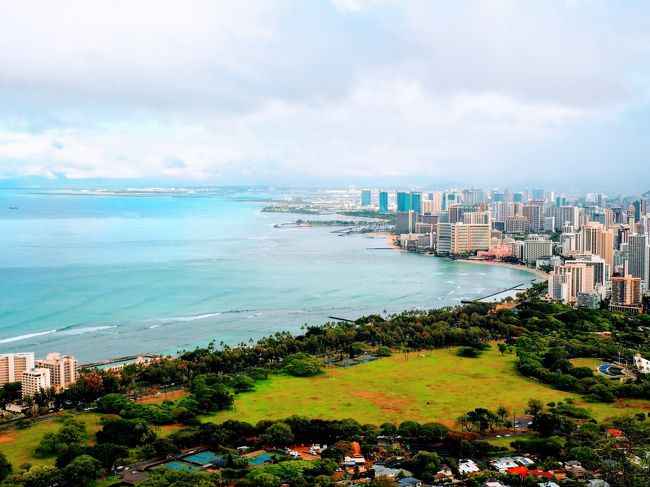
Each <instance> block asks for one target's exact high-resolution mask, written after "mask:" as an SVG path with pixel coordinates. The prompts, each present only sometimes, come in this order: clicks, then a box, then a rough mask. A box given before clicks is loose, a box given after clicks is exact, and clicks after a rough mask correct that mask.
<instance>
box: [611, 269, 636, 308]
mask: <svg viewBox="0 0 650 487" xmlns="http://www.w3.org/2000/svg"><path fill="white" fill-rule="evenodd" d="M610 309H611V310H618V311H631V312H633V313H641V312H642V311H643V294H642V292H641V278H640V277H632V276H629V275H628V276H625V277H612V296H611V299H610Z"/></svg>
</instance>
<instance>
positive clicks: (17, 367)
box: [0, 352, 34, 386]
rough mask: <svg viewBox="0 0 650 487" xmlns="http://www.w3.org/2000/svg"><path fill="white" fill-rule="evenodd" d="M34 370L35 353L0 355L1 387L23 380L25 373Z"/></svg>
mask: <svg viewBox="0 0 650 487" xmlns="http://www.w3.org/2000/svg"><path fill="white" fill-rule="evenodd" d="M32 368H34V353H33V352H26V353H5V354H2V355H0V386H3V385H5V384H8V383H9V382H18V381H20V380H21V378H22V375H23V372H25V371H26V370H29V369H32Z"/></svg>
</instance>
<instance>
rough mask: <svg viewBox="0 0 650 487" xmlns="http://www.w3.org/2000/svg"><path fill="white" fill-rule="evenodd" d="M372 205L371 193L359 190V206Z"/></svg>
mask: <svg viewBox="0 0 650 487" xmlns="http://www.w3.org/2000/svg"><path fill="white" fill-rule="evenodd" d="M371 203H372V191H370V190H369V189H362V190H361V206H370V205H371Z"/></svg>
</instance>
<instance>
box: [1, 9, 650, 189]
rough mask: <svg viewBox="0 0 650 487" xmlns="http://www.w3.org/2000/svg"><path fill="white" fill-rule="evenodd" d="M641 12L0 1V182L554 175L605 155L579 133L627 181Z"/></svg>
mask: <svg viewBox="0 0 650 487" xmlns="http://www.w3.org/2000/svg"><path fill="white" fill-rule="evenodd" d="M648 10H649V9H647V8H646V7H645V5H644V4H642V3H640V4H635V3H630V4H626V6H625V7H621V6H616V7H614V6H612V5H611V4H608V3H605V2H599V1H593V2H560V1H557V2H541V3H530V2H527V3H520V2H513V1H508V0H502V1H495V2H481V1H466V2H435V3H434V2H426V1H410V2H388V1H381V0H367V1H366V0H354V1H341V0H337V1H333V2H332V3H326V2H324V3H321V2H304V3H298V4H290V3H287V2H284V1H281V0H278V1H273V0H270V1H268V2H263V3H260V2H252V1H251V2H248V1H238V2H225V3H224V2H211V1H208V0H205V1H198V0H197V1H187V2H166V3H164V4H160V2H153V1H143V2H135V3H134V2H126V1H112V2H102V1H100V2H92V3H87V2H73V1H64V2H57V3H56V4H49V3H42V2H30V1H26V2H5V3H3V4H2V5H0V46H11V49H0V177H16V176H21V175H24V176H27V175H30V176H34V175H36V176H38V175H42V176H48V175H51V174H63V175H65V176H66V177H69V178H156V177H161V176H164V177H170V178H178V179H182V180H191V181H198V182H201V181H205V182H210V183H219V182H224V183H225V182H228V183H232V182H240V183H246V182H256V183H261V182H265V181H268V182H277V181H280V182H281V181H282V180H286V181H287V182H300V181H314V180H317V181H345V180H350V179H364V178H385V179H387V180H391V179H397V178H410V180H418V179H428V180H432V181H433V180H441V179H445V180H450V179H454V178H455V180H463V179H465V180H470V179H474V180H485V179H486V178H492V180H499V179H501V180H514V179H515V178H520V179H526V178H531V177H537V178H547V179H548V180H551V181H552V180H557V177H556V175H554V174H553V171H561V172H562V174H565V175H568V176H569V177H574V176H577V175H580V174H584V169H585V168H590V169H591V170H599V171H604V170H606V169H607V168H608V167H611V165H612V164H616V163H618V162H619V161H616V160H615V156H614V154H615V151H613V150H610V151H602V150H601V151H597V153H594V151H593V150H591V149H589V148H588V147H587V143H586V142H585V141H586V140H590V139H591V140H597V141H598V143H599V144H606V143H607V142H608V141H610V142H611V143H612V144H614V143H616V144H627V145H630V144H631V147H626V150H625V152H626V156H627V157H629V160H628V161H627V163H628V164H629V165H630V167H637V168H641V167H643V166H642V164H645V161H643V160H642V157H641V156H640V154H641V151H642V150H645V145H644V143H643V142H642V141H641V140H640V139H639V138H638V137H637V136H636V135H635V134H637V133H639V132H641V133H644V132H646V131H647V130H646V129H647V128H648V127H647V126H648V120H647V117H645V116H643V115H639V113H645V112H644V109H645V107H646V104H647V88H646V87H647V72H648V67H649V66H648V60H649V59H650V57H649V56H648V54H650V53H649V51H650V35H649V34H648V33H647V30H646V29H645V25H647V21H648V20H650V19H649V18H648V17H650V15H649V13H648ZM35 11H37V12H38V13H39V15H34V13H33V12H35ZM634 148H637V149H638V150H637V151H636V152H635V151H634V150H633V149H634ZM542 157H543V158H544V164H543V165H542V166H541V167H544V169H545V172H544V173H543V174H540V170H539V168H540V164H539V160H540V158H542ZM646 184H650V181H649V182H646Z"/></svg>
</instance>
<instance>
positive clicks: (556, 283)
mask: <svg viewBox="0 0 650 487" xmlns="http://www.w3.org/2000/svg"><path fill="white" fill-rule="evenodd" d="M548 296H549V298H551V299H553V300H555V301H562V302H563V303H568V302H570V301H571V274H570V273H565V274H551V275H550V276H549V277H548Z"/></svg>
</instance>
